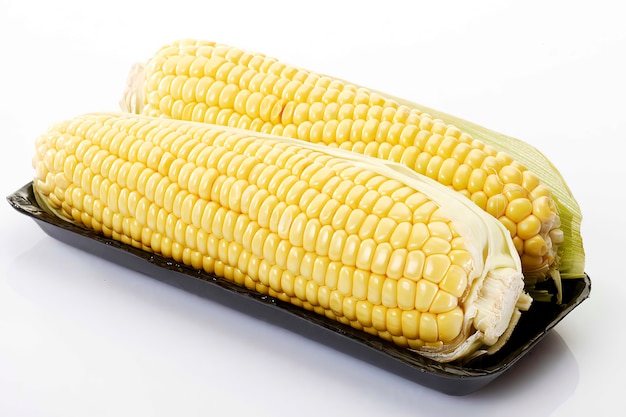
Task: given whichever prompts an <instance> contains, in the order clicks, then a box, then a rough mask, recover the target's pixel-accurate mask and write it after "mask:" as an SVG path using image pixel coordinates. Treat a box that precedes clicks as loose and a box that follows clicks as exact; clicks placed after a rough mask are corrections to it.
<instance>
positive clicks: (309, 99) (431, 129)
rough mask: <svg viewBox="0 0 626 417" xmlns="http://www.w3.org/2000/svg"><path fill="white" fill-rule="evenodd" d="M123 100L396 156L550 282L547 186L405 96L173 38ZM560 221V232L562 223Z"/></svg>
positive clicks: (552, 208) (156, 112) (142, 109)
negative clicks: (495, 223) (487, 219)
mask: <svg viewBox="0 0 626 417" xmlns="http://www.w3.org/2000/svg"><path fill="white" fill-rule="evenodd" d="M123 106H124V107H125V109H126V110H130V111H134V112H139V113H143V114H145V115H150V116H165V117H171V118H175V119H182V120H193V121H199V122H206V123H215V124H220V125H228V126H235V127H241V128H245V129H250V130H254V131H258V132H264V133H271V134H273V135H282V136H287V137H294V138H298V139H302V140H306V141H310V142H314V143H322V144H326V145H328V146H331V147H339V148H342V149H347V150H351V151H354V152H357V153H361V154H365V155H369V156H374V157H378V158H382V159H387V160H391V161H395V162H399V163H401V164H404V165H406V166H408V167H409V168H411V169H414V170H415V171H417V172H419V173H421V174H424V175H427V176H429V177H431V178H433V179H435V180H437V181H439V182H441V183H443V184H445V185H447V186H449V187H450V188H452V189H454V190H457V191H458V192H460V193H461V194H463V195H465V196H466V197H468V198H470V199H471V200H472V201H474V202H475V203H476V204H477V205H478V206H479V207H481V208H482V209H484V210H486V211H487V212H488V213H490V214H491V215H493V216H494V217H496V218H498V219H499V220H500V221H501V222H502V223H503V224H504V225H505V226H506V228H507V229H508V230H509V232H510V233H511V236H512V237H513V241H514V243H515V246H516V248H517V251H518V253H519V254H520V256H521V258H522V265H523V269H524V275H525V278H526V280H527V283H531V282H533V281H535V280H537V279H539V280H543V279H544V278H546V277H547V276H550V275H551V276H552V277H553V278H555V280H556V281H557V282H558V280H559V275H558V272H559V271H558V268H559V267H562V265H561V264H559V262H558V257H559V253H558V249H559V245H560V244H561V243H562V242H563V240H564V236H563V230H562V229H561V219H560V217H559V213H558V210H557V206H556V204H555V202H554V200H553V198H552V195H551V191H550V190H549V189H548V188H547V186H546V184H543V183H542V181H541V180H540V178H538V177H537V175H535V174H534V173H533V172H532V171H531V170H529V169H527V168H525V167H524V166H523V165H522V164H520V163H519V162H517V161H516V160H513V158H512V157H511V156H509V155H508V154H507V153H505V152H499V151H497V150H496V149H495V148H494V147H492V146H489V145H485V144H484V143H483V142H482V141H479V140H477V139H475V138H473V137H472V136H470V135H469V134H467V132H464V131H461V130H460V129H458V128H457V127H455V126H454V125H452V124H447V123H444V122H442V121H441V120H439V119H436V118H433V117H432V116H431V115H429V114H428V113H426V112H422V111H420V110H419V109H418V108H417V107H416V106H411V105H410V103H406V102H404V104H399V101H398V100H397V99H395V98H391V97H390V96H387V95H384V94H382V93H378V92H373V91H371V90H368V89H365V88H362V87H358V86H356V85H353V84H350V83H347V82H344V81H342V80H338V79H334V78H332V77H328V76H324V75H320V74H316V73H314V72H311V71H307V70H304V69H301V68H296V67H294V66H291V65H287V64H286V63H283V62H280V61H278V60H276V59H274V58H271V57H267V56H265V55H262V54H259V53H253V52H249V51H245V50H242V49H239V48H234V47H229V46H226V45H222V44H216V43H214V42H205V41H195V40H181V41H178V42H174V43H172V44H171V45H167V46H164V47H163V48H161V49H160V50H159V51H158V52H157V53H156V54H155V55H154V56H153V57H152V58H151V59H150V60H149V62H148V63H147V65H146V66H145V68H144V67H143V66H141V65H140V66H138V67H135V71H134V73H133V75H132V77H131V84H130V88H129V89H128V90H127V94H126V96H125V100H124V101H123ZM565 227H566V230H567V232H568V238H569V237H570V236H569V234H570V232H571V228H570V224H569V223H568V224H567V225H565ZM573 233H575V231H574V232H573ZM582 256H583V254H582V253H581V252H579V253H577V261H576V262H578V260H579V259H580V258H581V257H582ZM569 260H570V259H569V258H568V261H569ZM574 268H575V269H577V270H576V271H574V272H573V273H571V271H570V266H569V265H566V266H565V268H564V269H565V270H566V271H567V273H570V274H571V275H581V274H582V273H583V272H584V271H582V266H581V263H578V264H577V265H576V266H575V267H574Z"/></svg>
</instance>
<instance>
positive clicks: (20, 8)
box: [0, 0, 626, 417]
mask: <svg viewBox="0 0 626 417" xmlns="http://www.w3.org/2000/svg"><path fill="white" fill-rule="evenodd" d="M620 3H621V2H619V1H613V2H609V1H598V0H594V1H584V2H583V1H558V2H554V1H541V2H520V1H480V2H462V1H456V2H452V1H444V2H434V1H428V2H426V1H410V2H409V1H407V2H400V1H392V0H387V1H385V2H380V1H377V2H368V1H358V2H356V1H355V2H341V1H338V0H335V1H324V0H315V1H310V2H302V3H298V2H287V1H285V2H277V1H259V2H249V3H246V2H236V1H219V2H212V1H196V2H193V1H186V0H176V1H173V0H170V1H151V2H137V3H135V2H132V1H129V0H126V1H118V0H108V1H106V2H98V3H95V2H87V1H46V2H32V1H24V0H19V1H18V0H0V127H1V130H0V132H1V135H2V137H1V139H0V140H1V141H2V145H3V149H4V150H3V151H2V152H1V153H0V158H1V162H0V170H1V172H0V174H1V175H0V194H2V197H3V198H4V196H6V195H8V194H10V193H11V192H13V191H14V190H16V189H17V188H19V187H21V186H22V185H23V184H25V183H27V182H28V181H30V179H31V178H32V175H33V171H32V169H31V165H30V160H31V155H32V153H33V143H34V140H35V138H36V136H37V135H38V134H39V133H41V132H43V131H44V130H45V129H46V128H47V127H48V125H50V124H51V123H53V122H55V121H59V120H62V119H64V118H69V117H72V116H75V115H78V114H81V113H86V112H92V111H101V110H116V109H117V103H118V100H119V99H120V96H121V93H122V90H123V88H124V84H125V79H126V73H127V70H128V68H129V67H130V66H131V65H132V64H133V63H134V62H136V61H140V60H145V59H147V58H148V57H149V56H150V55H151V54H152V52H154V51H155V50H156V49H158V48H159V47H160V46H161V45H163V44H165V43H168V42H170V41H172V40H174V39H177V38H181V37H197V38H204V39H209V40H215V41H218V42H222V43H227V44H231V45H235V46H240V47H244V48H247V49H251V50H256V51H260V52H264V53H266V54H268V55H271V56H275V57H278V58H280V59H282V60H283V61H287V62H290V63H293V64H295V65H297V66H301V67H305V68H308V69H311V70H316V71H318V72H323V73H327V74H332V75H335V76H337V77H340V78H344V79H349V80H351V81H353V82H355V83H358V84H361V85H366V86H370V87H372V88H376V89H378V90H382V91H386V92H388V93H391V94H394V95H396V96H400V97H404V98H407V99H410V100H412V101H415V102H418V103H422V104H424V105H427V106H430V107H433V108H436V109H439V110H443V111H446V112H448V113H452V114H455V115H457V116H460V117H463V118H466V119H469V120H471V121H474V122H476V123H479V124H481V125H484V126H487V127H489V128H492V129H494V130H496V131H500V132H503V133H506V134H509V135H511V136H515V137H519V138H522V139H524V140H526V141H528V142H530V143H532V144H534V145H535V146H537V147H539V148H540V149H541V150H542V151H543V152H544V153H545V154H546V155H547V156H549V157H550V158H551V159H552V160H553V162H554V163H555V164H556V165H557V167H559V168H560V170H561V172H562V174H563V175H564V176H565V178H566V179H567V181H568V183H569V185H570V187H571V189H572V191H573V192H574V194H575V195H576V197H577V198H578V201H579V203H580V205H581V207H582V210H583V213H584V223H583V233H584V238H585V245H586V251H587V266H586V271H587V272H588V273H589V275H590V276H591V279H592V281H593V287H592V293H591V298H590V299H589V300H587V301H585V302H584V303H583V304H582V305H581V306H580V307H579V308H577V309H576V310H575V311H574V312H572V313H571V314H570V315H569V316H567V317H566V318H565V319H564V320H563V321H562V322H561V323H560V324H559V325H558V326H557V327H556V329H555V330H554V331H553V332H551V333H550V335H549V336H548V337H547V338H545V339H544V340H543V341H542V342H541V343H540V344H539V345H538V346H537V347H536V348H535V349H533V351H532V352H531V353H530V354H529V355H528V356H527V357H525V358H524V360H523V361H521V362H520V363H518V365H517V366H515V367H514V368H513V369H511V370H510V371H508V372H507V373H505V374H504V375H503V376H502V377H501V378H499V379H497V380H496V381H495V382H493V383H492V384H490V385H489V386H487V387H486V388H484V389H483V390H481V391H478V392H476V393H474V394H471V395H468V396H463V397H450V396H447V395H443V394H440V393H439V392H437V391H433V390H431V389H427V388H424V387H422V386H420V385H417V384H415V383H412V382H408V381H407V380H404V379H402V378H400V377H396V376H394V375H392V374H389V373H387V372H385V371H382V370H380V369H378V368H376V367H374V366H371V365H368V364H366V363H364V362H361V361H359V360H356V359H353V358H350V357H348V356H346V355H344V354H341V353H338V352H336V351H334V350H331V349H329V348H326V347H324V346H323V345H320V344H318V343H316V342H314V341H311V340H308V339H304V338H302V337H300V336H297V335H294V334H292V333H289V332H287V331H285V330H282V329H280V328H277V327H274V326H271V325H268V324H265V323H262V322H259V321H257V320H255V319H254V318H251V317H248V316H245V315H243V314H240V313H238V312H236V311H233V310H230V309H227V308H224V307H221V306H219V305H216V304H214V303H212V302H210V301H207V300H204V299H201V298H199V297H196V296H194V295H190V294H188V293H185V292H182V291H180V290H177V289H174V288H172V287H169V286H167V285H165V284H161V283H159V282H156V281H155V280H153V279H151V278H149V277H146V276H144V275H141V274H137V273H133V272H130V271H128V270H125V269H123V268H121V267H119V266H116V265H114V264H111V263H108V262H105V261H103V260H100V259H98V258H96V257H94V256H90V255H87V254H85V253H82V252H80V251H78V250H76V249H73V248H71V247H69V246H66V245H64V244H61V243H59V242H57V241H56V240H53V239H51V238H49V237H47V236H46V235H45V234H44V233H43V232H42V231H41V230H40V229H39V228H38V227H37V226H36V225H35V223H33V222H32V221H31V220H30V219H28V218H26V217H24V216H22V215H20V214H18V213H17V212H15V211H14V210H12V209H11V208H10V206H9V205H8V204H6V202H4V203H1V204H0V415H2V416H11V417H12V416H16V417H17V416H20V417H21V416H63V417H68V416H81V417H82V416H171V415H179V416H200V415H203V416H204V415H219V416H230V415H243V413H248V415H253V416H292V415H301V416H316V417H319V416H320V415H330V416H335V415H350V416H353V415H355V416H360V417H365V416H375V415H376V416H378V415H385V416H412V415H430V416H433V415H440V416H445V415H464V416H474V415H476V416H502V415H507V416H522V415H524V416H526V415H533V416H548V415H553V416H572V415H583V414H592V413H593V414H594V415H603V416H606V415H615V413H616V412H617V411H615V410H619V409H621V408H622V406H623V395H624V394H623V392H624V388H625V387H624V383H623V378H624V373H626V360H625V359H624V353H625V342H626V338H625V336H624V328H625V323H624V321H625V320H626V315H625V314H624V302H623V300H624V296H625V295H624V294H626V284H625V282H626V281H625V279H626V276H624V268H623V265H624V257H625V253H626V246H625V243H624V242H625V240H624V236H625V235H626V226H625V224H626V221H625V220H624V219H625V216H624V214H623V210H624V206H625V204H626V193H625V192H624V191H625V190H624V184H625V182H626V181H625V180H626V175H625V174H626V168H625V162H624V161H625V159H624V156H623V155H624V151H623V149H624V147H623V144H624V142H625V141H626V135H625V133H624V132H626V116H625V115H626V105H625V103H626V99H625V97H626V81H625V76H624V74H626V61H625V57H626V25H625V24H624V13H623V10H622V6H621V5H620ZM2 201H4V199H3V200H2ZM218 410H221V411H219V412H218Z"/></svg>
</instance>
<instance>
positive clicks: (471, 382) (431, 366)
mask: <svg viewBox="0 0 626 417" xmlns="http://www.w3.org/2000/svg"><path fill="white" fill-rule="evenodd" d="M32 188H33V183H32V181H31V182H28V183H26V184H25V185H23V186H22V187H20V188H19V189H17V190H16V191H15V192H13V193H12V194H10V195H8V196H7V201H8V202H9V204H10V205H11V206H12V207H13V208H14V209H15V210H17V211H18V212H20V213H22V214H24V215H26V216H28V217H30V218H31V219H33V220H34V221H35V222H36V223H37V224H38V226H40V228H41V229H42V230H43V231H44V232H45V233H46V234H48V235H50V236H51V237H53V238H55V239H56V240H59V241H62V242H64V243H66V244H69V245H71V246H75V247H78V248H79V249H83V250H85V247H83V246H82V245H76V244H72V242H71V241H72V239H73V238H78V237H79V236H80V237H82V238H84V239H87V242H90V241H93V243H94V245H104V246H103V247H102V251H103V252H101V253H99V254H95V255H96V256H100V257H104V258H107V259H108V260H109V261H112V262H116V261H115V259H109V257H112V256H113V255H112V252H116V253H117V254H118V255H120V256H129V257H130V258H129V260H127V263H132V262H131V260H135V261H138V262H139V263H141V264H142V265H143V266H146V267H147V266H148V265H152V267H154V268H156V269H154V268H148V269H150V270H149V271H146V270H145V269H144V268H134V267H132V266H128V265H126V264H124V266H126V267H128V268H130V269H134V270H136V271H137V272H140V273H143V274H144V275H148V276H151V277H152V278H157V279H159V280H161V281H164V282H166V283H168V284H170V285H174V286H181V285H182V287H185V286H187V287H193V289H192V290H191V291H192V292H194V290H195V288H196V287H195V285H201V286H204V285H205V284H209V285H211V286H213V287H214V288H213V289H212V290H215V289H216V288H219V289H221V290H222V293H221V294H222V295H227V294H230V295H235V297H237V298H238V300H239V301H238V302H253V303H255V304H259V303H260V304H261V305H262V306H263V308H270V309H273V310H277V311H280V314H286V315H288V316H291V319H292V320H293V319H295V320H296V321H300V322H302V323H303V324H306V325H311V326H314V327H316V328H317V329H315V330H316V331H322V333H320V334H323V333H324V332H330V333H329V334H328V335H327V336H329V340H320V339H318V338H317V337H311V336H310V335H307V334H306V333H307V332H300V331H297V329H293V328H289V330H292V331H294V332H296V333H300V334H301V335H303V336H305V337H307V338H309V339H311V340H314V341H316V342H318V343H322V344H325V345H328V346H330V347H333V348H335V349H336V350H339V351H343V352H344V353H347V354H349V355H350V353H351V352H350V351H349V350H350V349H354V350H363V349H365V350H363V352H362V353H363V354H364V355H365V356H367V358H365V359H364V358H359V359H362V360H364V361H365V362H369V363H371V364H373V365H377V366H379V367H381V368H383V369H386V370H388V371H390V372H393V373H395V374H398V375H400V376H403V377H405V378H407V379H409V380H412V381H413V382H417V383H418V384H420V385H424V386H427V387H429V388H433V389H435V390H438V391H441V392H443V393H445V394H449V395H466V394H469V393H471V392H473V391H476V390H478V389H480V388H482V387H484V386H485V385H487V384H488V383H490V382H491V381H492V380H493V379H495V378H496V377H498V376H500V375H501V374H502V373H504V372H505V371H507V370H508V369H510V368H511V367H512V366H513V365H514V364H515V363H516V362H517V361H518V360H520V359H521V358H522V357H524V356H525V355H526V354H527V353H528V352H529V351H531V350H532V349H533V348H534V347H535V346H536V345H537V344H538V343H539V342H540V341H541V340H542V339H543V338H544V337H545V336H546V334H548V333H549V332H550V331H551V330H552V329H553V328H554V327H555V326H556V325H557V324H558V323H559V322H560V321H561V320H562V319H563V318H564V317H565V316H567V315H568V314H569V313H570V312H571V311H572V310H573V309H574V308H576V307H578V306H579V305H580V304H581V303H582V302H583V301H585V300H586V299H587V298H588V297H589V296H590V292H591V280H590V278H589V276H588V275H587V274H585V277H583V278H573V279H567V280H565V283H566V285H567V283H568V282H569V283H571V282H578V283H580V282H581V281H582V283H583V286H582V287H581V288H580V291H579V292H578V293H577V294H575V296H574V297H573V300H570V302H569V303H568V304H567V306H565V308H563V309H562V310H561V311H560V312H558V313H557V314H556V315H555V316H554V317H553V318H552V319H551V320H550V321H549V322H548V324H547V325H546V327H545V328H540V329H537V330H536V332H533V333H535V334H534V335H533V336H532V337H531V338H530V339H529V340H528V341H527V342H526V343H525V344H524V345H523V346H521V347H520V348H518V349H516V350H514V351H513V352H511V353H510V354H509V355H507V356H504V357H503V360H502V361H501V362H498V363H495V364H493V365H491V366H486V367H478V368H472V367H468V366H466V364H457V363H456V362H451V363H439V362H436V361H433V360H431V359H428V358H426V357H423V356H421V355H419V354H417V353H412V354H411V352H410V351H408V350H407V349H403V348H400V347H398V346H395V345H393V344H392V343H391V342H386V341H384V340H382V339H379V338H377V337H375V336H372V335H369V334H367V333H365V332H361V331H358V330H355V329H352V328H351V327H349V326H346V325H343V324H341V323H338V322H336V321H334V320H330V319H327V318H326V317H324V316H321V315H318V314H316V313H313V312H310V311H307V310H304V309H301V308H299V307H296V306H293V305H291V304H289V303H286V302H283V301H281V300H278V299H275V298H273V297H271V296H268V295H262V294H259V293H257V292H255V291H252V290H249V289H247V288H244V287H242V286H239V285H237V284H235V283H233V282H230V281H228V280H226V279H223V278H220V277H218V276H215V275H211V274H207V273H204V272H202V271H196V270H193V269H192V268H190V267H188V266H185V265H182V264H179V263H177V262H175V261H172V260H170V259H166V258H164V257H162V256H160V255H156V254H149V253H148V252H145V251H142V250H140V249H137V248H135V247H133V246H131V245H126V244H124V243H121V242H118V241H115V240H113V239H109V238H106V237H104V236H102V235H99V234H97V233H95V232H92V231H90V230H88V229H85V228H83V227H80V226H78V225H76V224H73V223H71V222H67V221H64V220H62V219H59V218H58V217H56V216H54V215H52V214H50V213H49V212H47V211H46V210H44V209H43V208H41V207H40V206H39V205H38V204H37V202H36V201H35V198H34V194H33V190H32ZM63 234H65V235H63ZM106 252H111V253H106ZM90 253H92V252H90ZM116 263H117V262H116ZM157 271H158V272H159V275H160V272H163V273H164V274H167V275H172V276H175V277H176V279H174V280H171V279H169V278H164V277H161V278H158V277H157V276H156V275H155V273H156V272H157ZM184 277H187V278H190V279H192V280H193V281H190V282H189V283H187V284H185V285H183V283H182V281H180V282H177V280H181V279H183V278H184ZM191 282H193V283H194V284H193V285H191V284H190V283H191ZM578 286H579V287H580V285H578ZM198 288H200V287H198ZM185 289H187V290H188V291H189V288H185ZM224 291H225V292H224ZM214 301H218V302H221V303H222V304H224V303H223V302H222V301H221V300H219V299H216V300H214ZM224 305H226V306H227V307H230V308H233V309H235V310H240V308H239V307H238V306H233V305H229V304H224ZM531 308H532V307H531ZM268 311H269V310H268ZM269 321H270V322H271V323H273V324H275V325H280V326H282V327H285V326H284V325H283V324H281V323H275V322H274V321H273V319H272V320H269ZM309 330H314V329H309ZM313 333H315V331H314V332H313ZM318 336H319V334H318ZM330 339H337V340H330ZM339 339H343V340H339ZM344 345H345V346H344ZM346 346H347V347H346ZM346 350H348V351H346ZM368 352H369V354H368ZM407 352H408V353H409V354H407ZM351 356H353V355H351ZM357 357H358V356H357ZM374 359H376V360H374ZM381 359H384V362H385V363H384V365H385V366H381V364H380V363H378V361H379V360H381ZM470 363H471V362H470ZM396 365H397V367H396ZM392 368H393V369H392Z"/></svg>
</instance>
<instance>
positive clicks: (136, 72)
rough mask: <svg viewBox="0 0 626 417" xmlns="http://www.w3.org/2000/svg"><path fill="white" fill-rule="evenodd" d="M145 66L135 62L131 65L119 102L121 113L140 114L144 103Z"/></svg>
mask: <svg viewBox="0 0 626 417" xmlns="http://www.w3.org/2000/svg"><path fill="white" fill-rule="evenodd" d="M144 82H145V65H144V64H143V63H141V62H137V63H136V64H134V65H132V66H131V68H130V70H129V71H128V77H127V78H126V88H125V89H124V94H123V96H122V99H121V100H120V102H119V105H120V108H121V109H122V111H124V112H127V113H135V114H141V112H142V111H143V103H144V92H145V89H144Z"/></svg>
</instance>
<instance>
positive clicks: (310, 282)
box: [33, 114, 530, 362]
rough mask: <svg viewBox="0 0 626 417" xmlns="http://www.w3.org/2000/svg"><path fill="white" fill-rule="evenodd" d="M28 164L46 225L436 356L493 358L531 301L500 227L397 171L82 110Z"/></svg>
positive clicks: (316, 150)
mask: <svg viewBox="0 0 626 417" xmlns="http://www.w3.org/2000/svg"><path fill="white" fill-rule="evenodd" d="M259 138H262V140H260V139H259ZM33 166H34V168H35V172H36V173H35V179H34V181H33V184H34V188H35V191H36V193H37V195H38V196H39V199H40V200H41V201H42V202H44V203H43V204H44V206H45V207H48V208H49V209H50V210H51V211H52V212H54V213H56V214H57V215H58V216H60V217H63V218H65V219H67V220H69V221H74V222H76V223H78V224H80V225H82V226H83V227H86V228H89V229H92V230H94V231H97V232H99V233H102V234H104V235H105V236H109V237H112V238H113V239H117V240H120V241H122V242H125V243H127V244H130V245H133V246H135V247H138V248H141V249H143V250H146V251H152V252H155V253H159V254H161V255H163V256H165V257H169V258H172V259H174V260H175V261H177V262H181V263H184V264H186V265H188V266H189V267H191V268H195V269H198V270H204V271H206V272H208V273H212V274H216V275H218V276H221V277H224V278H226V279H228V280H231V281H233V282H235V283H237V284H239V285H242V286H245V287H247V288H250V289H252V290H255V291H258V292H260V293H263V294H268V295H270V296H273V297H276V298H278V299H280V300H283V301H285V302H289V303H293V304H295V305H297V306H301V307H302V308H305V309H308V310H312V311H315V312H317V313H319V314H322V315H325V316H327V317H328V318H331V319H334V320H337V321H339V322H341V323H344V324H346V325H349V326H352V327H354V328H357V329H362V330H363V331H365V332H368V333H370V334H373V335H377V336H379V337H381V338H383V339H386V340H389V341H392V342H393V343H396V344H398V345H400V346H406V347H408V348H410V349H414V350H416V351H417V352H419V353H420V354H423V355H426V356H428V357H431V358H433V359H435V360H438V361H442V362H445V361H451V360H455V359H458V358H466V357H469V356H471V355H476V354H479V353H482V352H484V351H488V352H489V351H495V350H497V349H498V348H499V347H500V346H501V345H502V344H503V343H505V341H506V339H507V337H508V336H509V334H510V332H511V331H512V329H513V328H514V326H515V324H516V322H517V320H518V318H519V316H520V314H521V313H520V311H523V310H526V309H527V308H528V307H529V304H530V298H529V296H528V295H527V294H526V293H525V292H524V288H523V287H524V283H523V277H522V273H521V264H520V259H519V256H518V255H517V253H516V250H515V247H514V244H513V241H512V239H511V238H510V236H509V234H508V232H507V231H506V229H505V228H504V227H503V226H502V225H501V224H500V223H498V222H497V221H496V220H495V219H494V218H492V217H491V216H489V215H488V214H486V213H485V212H483V211H482V210H480V209H478V208H477V207H476V206H475V205H474V204H472V203H471V202H470V201H469V200H467V199H465V198H464V197H462V196H460V195H459V194H457V193H454V192H453V191H451V190H449V189H448V188H446V187H444V186H442V185H441V184H438V183H436V182H434V181H432V180H430V179H428V178H426V177H423V176H421V175H419V174H416V173H415V172H413V171H410V170H408V169H406V168H405V167H403V166H400V165H398V164H394V163H389V162H381V161H379V160H374V159H373V158H368V157H365V156H362V155H357V154H354V153H351V152H346V151H341V150H338V149H330V148H327V147H322V146H317V145H313V144H308V143H305V142H302V141H297V140H293V139H287V138H279V137H271V136H266V135H262V134H254V133H252V132H249V131H243V130H238V129H232V128H228V127H223V126H213V125H208V124H203V123H192V122H184V121H179V120H166V119H157V118H151V117H146V116H137V115H131V114H89V115H84V116H80V117H77V118H75V119H73V120H69V121H66V122H63V123H60V124H58V125H56V126H53V127H52V128H50V130H49V131H48V132H47V133H45V134H43V135H42V136H40V137H39V138H38V140H37V146H36V153H35V156H34V157H33Z"/></svg>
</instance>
